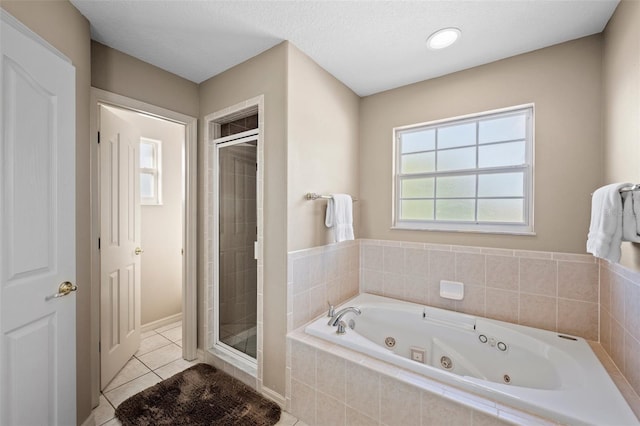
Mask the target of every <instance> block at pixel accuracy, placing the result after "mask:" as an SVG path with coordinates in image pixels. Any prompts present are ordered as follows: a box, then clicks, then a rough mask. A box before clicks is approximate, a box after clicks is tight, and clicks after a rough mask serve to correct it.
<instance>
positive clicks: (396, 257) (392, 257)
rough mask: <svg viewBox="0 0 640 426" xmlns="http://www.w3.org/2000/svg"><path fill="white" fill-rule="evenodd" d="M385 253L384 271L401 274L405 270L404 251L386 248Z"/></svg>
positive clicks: (396, 248) (397, 248) (399, 248)
mask: <svg viewBox="0 0 640 426" xmlns="http://www.w3.org/2000/svg"><path fill="white" fill-rule="evenodd" d="M383 253H384V254H383V256H384V260H383V262H384V271H385V272H393V273H396V274H401V273H402V271H403V270H404V249H403V248H402V247H388V246H385V247H384V250H383Z"/></svg>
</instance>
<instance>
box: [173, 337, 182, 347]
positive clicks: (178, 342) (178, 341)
mask: <svg viewBox="0 0 640 426" xmlns="http://www.w3.org/2000/svg"><path fill="white" fill-rule="evenodd" d="M173 343H175V344H176V345H178V346H180V347H182V339H180V340H176V341H175V342H173Z"/></svg>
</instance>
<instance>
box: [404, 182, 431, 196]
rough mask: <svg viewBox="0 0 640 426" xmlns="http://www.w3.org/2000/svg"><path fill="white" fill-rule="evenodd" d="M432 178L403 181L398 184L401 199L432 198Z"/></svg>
mask: <svg viewBox="0 0 640 426" xmlns="http://www.w3.org/2000/svg"><path fill="white" fill-rule="evenodd" d="M433 181H434V179H433V178H421V179H403V180H402V182H401V183H400V188H401V193H400V197H401V198H430V197H433Z"/></svg>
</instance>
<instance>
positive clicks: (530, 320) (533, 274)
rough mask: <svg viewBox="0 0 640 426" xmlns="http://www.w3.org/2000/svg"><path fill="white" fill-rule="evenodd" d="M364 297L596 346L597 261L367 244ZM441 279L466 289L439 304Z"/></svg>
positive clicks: (363, 256) (476, 249) (437, 246)
mask: <svg viewBox="0 0 640 426" xmlns="http://www.w3.org/2000/svg"><path fill="white" fill-rule="evenodd" d="M361 276H362V280H361V281H362V283H361V290H362V291H363V292H367V293H374V294H380V295H383V296H388V297H393V298H396V299H402V300H407V301H410V302H415V303H422V304H426V305H431V306H435V307H439V308H444V309H450V310H454V311H458V312H464V313H467V314H471V315H479V316H486V317H489V318H493V319H498V320H502V321H508V322H511V323H516V324H522V325H527V326H532V327H537V328H543V329H546V330H552V331H558V332H561V333H568V334H572V335H577V336H580V337H584V338H585V339H588V340H598V264H597V263H596V261H595V259H594V258H593V257H592V256H587V255H574V254H565V253H551V252H532V251H520V250H503V249H489V248H479V247H466V246H449V245H440V244H419V243H402V242H397V241H379V240H361ZM440 280H451V281H461V282H463V283H464V284H465V287H464V292H465V293H464V299H463V300H461V301H453V300H449V299H444V298H442V297H440V291H439V285H440Z"/></svg>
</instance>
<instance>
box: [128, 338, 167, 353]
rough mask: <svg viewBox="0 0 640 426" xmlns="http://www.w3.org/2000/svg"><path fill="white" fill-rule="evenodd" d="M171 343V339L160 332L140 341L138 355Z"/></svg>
mask: <svg viewBox="0 0 640 426" xmlns="http://www.w3.org/2000/svg"><path fill="white" fill-rule="evenodd" d="M169 344H171V340H169V339H167V338H166V337H164V336H162V335H160V334H156V335H155V336H151V337H147V338H146V339H143V340H141V341H140V348H139V349H138V352H136V356H140V355H144V354H146V353H149V352H151V351H155V350H156V349H158V348H161V347H163V346H167V345H169Z"/></svg>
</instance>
